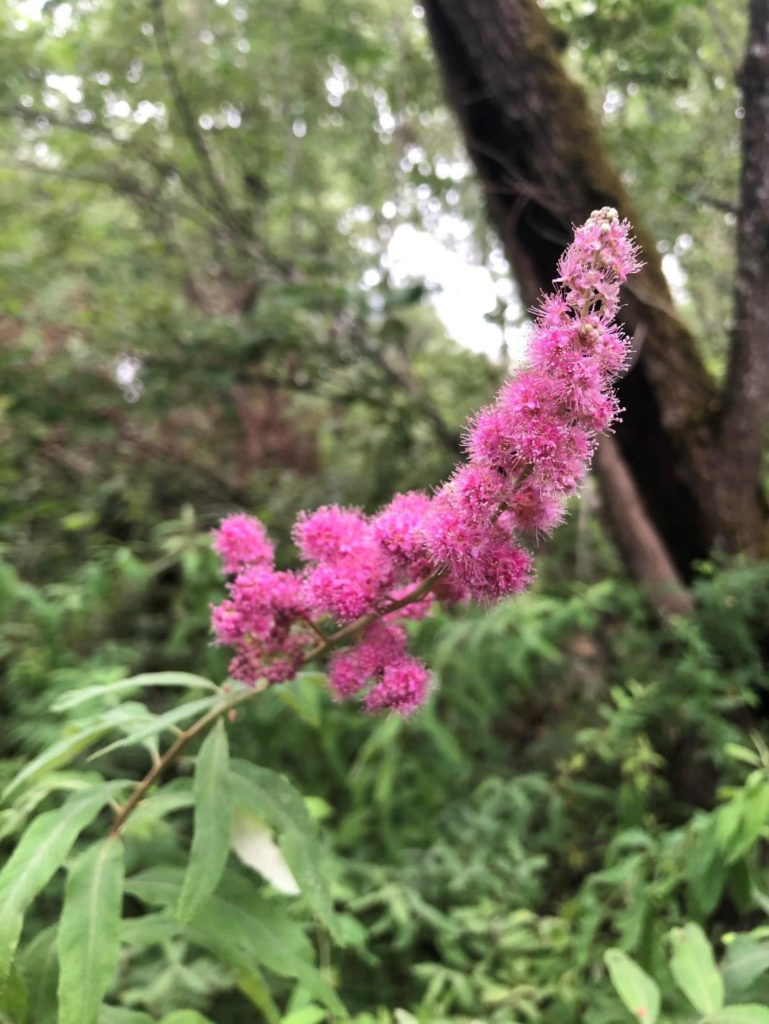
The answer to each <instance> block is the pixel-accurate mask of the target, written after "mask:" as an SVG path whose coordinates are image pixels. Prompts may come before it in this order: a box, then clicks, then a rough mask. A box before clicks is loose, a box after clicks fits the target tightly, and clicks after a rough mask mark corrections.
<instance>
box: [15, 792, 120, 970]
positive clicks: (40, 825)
mask: <svg viewBox="0 0 769 1024" xmlns="http://www.w3.org/2000/svg"><path fill="white" fill-rule="evenodd" d="M125 785H126V783H125V782H114V783H105V784H103V785H100V786H98V787H96V788H93V789H90V790H86V791H85V792H83V793H78V794H77V795H76V796H73V797H71V798H70V799H69V800H68V801H67V802H66V803H65V804H64V805H63V806H62V807H60V808H58V809H57V810H55V811H47V812H46V813H45V814H41V815H40V817H38V818H35V819H34V821H33V822H31V824H30V825H29V827H28V828H27V830H26V831H25V833H24V835H23V836H22V837H21V840H20V842H19V844H18V846H17V847H16V849H15V850H14V852H13V853H12V854H11V857H10V859H9V860H8V862H7V863H6V865H5V867H4V868H3V870H2V872H0V981H2V980H3V979H4V978H6V977H7V976H8V972H9V970H10V967H11V964H12V962H13V956H14V953H15V950H16V946H17V944H18V941H19V936H20V934H21V929H22V925H23V923H24V914H25V912H26V910H27V907H28V906H29V905H30V903H31V902H32V901H33V900H34V899H35V897H36V896H37V894H38V893H39V892H40V891H41V890H42V889H43V888H45V886H46V885H47V884H48V882H49V881H50V880H51V878H52V877H53V875H54V874H55V873H56V871H57V870H58V869H59V867H60V866H61V864H62V863H63V861H64V858H65V857H66V856H67V854H68V853H69V851H70V849H71V848H72V844H73V843H74V842H75V840H76V839H77V837H78V836H79V835H80V833H81V832H82V831H83V829H84V828H85V827H86V825H88V824H89V823H90V822H91V821H93V819H94V818H95V817H96V815H97V814H98V813H99V811H100V810H101V809H102V807H104V805H105V804H106V803H107V801H108V800H109V799H110V798H111V797H112V796H113V795H114V794H115V793H117V792H118V791H119V790H120V789H121V788H123V787H124V786H125Z"/></svg>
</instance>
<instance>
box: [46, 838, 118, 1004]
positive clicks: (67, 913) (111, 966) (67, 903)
mask: <svg viewBox="0 0 769 1024" xmlns="http://www.w3.org/2000/svg"><path fill="white" fill-rule="evenodd" d="M123 872H124V869H123V844H122V842H121V840H120V839H119V838H118V837H117V836H109V837H108V838H106V839H102V840H101V841H100V842H98V843H94V844H93V845H92V846H90V847H89V848H88V849H87V850H86V851H85V852H84V853H82V854H81V855H80V856H79V857H78V858H77V860H76V861H75V862H74V863H73V865H72V867H71V868H70V872H69V878H68V879H67V887H66V890H65V893H64V908H63V910H62V915H61V921H60V922H59V936H58V939H57V947H58V950H59V989H58V993H59V1018H58V1024H96V1021H97V1018H98V1016H99V1007H100V1006H101V1002H102V999H103V998H104V996H105V994H106V992H107V989H108V988H109V986H110V984H111V982H112V978H113V975H114V973H115V968H116V967H117V962H118V957H119V955H120V913H121V909H122V906H123Z"/></svg>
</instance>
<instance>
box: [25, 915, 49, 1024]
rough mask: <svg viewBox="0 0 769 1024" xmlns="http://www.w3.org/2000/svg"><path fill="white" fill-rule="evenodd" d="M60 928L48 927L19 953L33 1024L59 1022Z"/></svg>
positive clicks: (30, 1018) (30, 1017)
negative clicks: (57, 1015)
mask: <svg viewBox="0 0 769 1024" xmlns="http://www.w3.org/2000/svg"><path fill="white" fill-rule="evenodd" d="M57 928H58V925H50V926H49V927H48V928H44V929H43V930H42V931H41V932H38V934H37V935H36V936H35V937H34V939H33V940H32V941H31V942H30V943H29V945H27V946H26V948H25V949H24V950H22V951H21V952H20V953H19V957H18V964H19V970H20V971H21V976H22V977H23V978H24V979H25V980H26V982H27V989H28V991H29V1020H30V1022H32V1024H37V1022H38V1021H53V1020H55V1019H56V986H57V981H58V976H59V960H58V957H57V956H56V931H57Z"/></svg>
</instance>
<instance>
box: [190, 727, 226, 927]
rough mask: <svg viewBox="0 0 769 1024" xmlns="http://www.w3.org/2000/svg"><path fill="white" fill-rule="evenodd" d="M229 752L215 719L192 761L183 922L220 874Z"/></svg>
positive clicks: (222, 732) (224, 736)
mask: <svg viewBox="0 0 769 1024" xmlns="http://www.w3.org/2000/svg"><path fill="white" fill-rule="evenodd" d="M230 789H231V786H230V756H229V750H228V747H227V731H226V729H225V727H224V722H223V721H222V720H221V719H219V721H218V722H217V723H216V725H215V726H214V728H213V729H212V730H211V732H210V733H209V734H208V736H207V737H206V739H205V741H204V742H203V745H202V746H201V748H200V753H199V754H198V757H197V761H196V764H195V785H194V787H193V796H194V798H195V815H194V832H193V836H192V849H191V851H190V859H189V862H188V864H187V871H186V873H185V876H184V884H183V885H182V892H181V896H180V897H179V906H178V908H177V915H178V917H179V920H180V921H181V922H182V923H184V924H186V923H187V922H188V921H190V920H191V919H192V917H194V915H195V913H196V912H197V910H198V908H199V907H201V906H202V905H203V904H204V903H205V902H206V900H207V899H208V897H209V896H210V895H211V894H212V893H213V892H214V890H215V889H216V887H217V885H218V884H219V879H220V878H221V877H222V872H223V871H224V867H225V864H226V863H227V856H228V854H229V852H230V842H231V837H232V800H231V795H230Z"/></svg>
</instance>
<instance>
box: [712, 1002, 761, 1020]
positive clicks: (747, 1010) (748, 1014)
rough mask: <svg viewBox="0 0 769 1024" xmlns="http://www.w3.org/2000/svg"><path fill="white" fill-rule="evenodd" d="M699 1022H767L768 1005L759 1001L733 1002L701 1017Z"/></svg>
mask: <svg viewBox="0 0 769 1024" xmlns="http://www.w3.org/2000/svg"><path fill="white" fill-rule="evenodd" d="M700 1024H769V1006H761V1005H760V1004H759V1003H735V1005H734V1006H724V1007H723V1009H721V1010H716V1011H715V1013H709V1014H708V1015H707V1017H703V1019H702V1021H701V1022H700Z"/></svg>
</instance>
